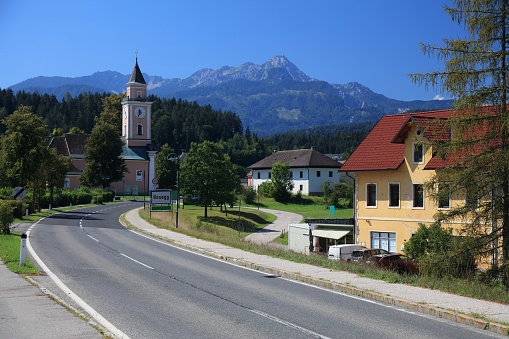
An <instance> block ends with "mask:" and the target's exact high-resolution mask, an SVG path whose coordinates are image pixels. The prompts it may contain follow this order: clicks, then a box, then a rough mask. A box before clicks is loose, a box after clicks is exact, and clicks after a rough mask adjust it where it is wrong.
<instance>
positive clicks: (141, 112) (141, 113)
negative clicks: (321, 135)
mask: <svg viewBox="0 0 509 339" xmlns="http://www.w3.org/2000/svg"><path fill="white" fill-rule="evenodd" d="M135 114H136V117H137V118H143V117H144V116H145V114H147V111H145V109H144V108H143V107H138V108H136V111H135Z"/></svg>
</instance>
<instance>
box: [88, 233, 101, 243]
mask: <svg viewBox="0 0 509 339" xmlns="http://www.w3.org/2000/svg"><path fill="white" fill-rule="evenodd" d="M87 236H88V237H89V238H91V239H93V240H95V241H97V242H100V241H99V240H98V239H96V238H94V237H93V236H91V235H90V234H87Z"/></svg>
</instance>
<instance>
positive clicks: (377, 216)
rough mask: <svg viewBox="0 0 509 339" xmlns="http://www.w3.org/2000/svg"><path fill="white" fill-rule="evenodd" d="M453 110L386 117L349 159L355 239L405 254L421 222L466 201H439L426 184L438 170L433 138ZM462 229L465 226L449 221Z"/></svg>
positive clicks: (346, 169) (345, 167)
mask: <svg viewBox="0 0 509 339" xmlns="http://www.w3.org/2000/svg"><path fill="white" fill-rule="evenodd" d="M450 112H451V111H436V112H427V113H420V114H419V113H413V114H400V115H394V116H385V117H383V118H382V119H381V120H380V121H379V122H378V123H377V125H375V127H374V128H373V129H372V131H371V132H370V133H369V134H368V136H367V137H366V138H365V140H364V141H363V142H362V143H361V145H359V147H358V148H357V149H356V151H355V152H354V153H353V154H352V155H351V156H350V158H349V159H348V160H347V161H346V162H345V164H344V165H343V167H342V168H341V171H344V172H347V173H348V175H350V176H352V177H354V178H355V202H354V210H355V215H354V218H355V231H356V232H355V242H356V243H357V244H360V245H363V246H366V247H368V248H383V249H386V250H388V251H390V252H403V250H404V248H405V243H406V242H407V241H408V240H409V239H410V237H411V236H412V235H413V233H415V232H416V231H417V229H418V228H419V224H427V225H429V224H431V223H433V222H434V215H435V214H436V213H437V212H438V211H440V210H441V209H449V208H450V207H451V206H454V205H456V204H464V203H465V197H464V196H449V199H442V200H441V201H440V202H436V201H434V200H432V199H431V198H429V197H428V195H427V194H426V191H425V189H424V187H423V184H424V183H425V182H426V181H427V180H429V178H430V177H431V176H433V175H434V174H435V170H434V169H431V167H430V161H431V160H432V159H433V154H434V152H433V151H434V150H433V147H432V146H431V141H432V140H434V139H436V138H448V137H449V136H444V135H443V133H442V134H441V135H439V134H437V133H435V132H436V131H434V130H436V128H437V127H435V126H438V125H440V124H437V122H439V121H440V120H439V119H445V118H447V116H448V115H449V114H450ZM443 226H445V227H451V228H453V230H454V229H457V228H458V227H459V226H460V225H459V224H457V225H454V224H450V225H443Z"/></svg>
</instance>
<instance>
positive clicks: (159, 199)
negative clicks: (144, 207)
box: [150, 190, 171, 204]
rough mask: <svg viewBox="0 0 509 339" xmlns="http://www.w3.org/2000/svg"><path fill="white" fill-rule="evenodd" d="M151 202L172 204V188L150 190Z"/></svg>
mask: <svg viewBox="0 0 509 339" xmlns="http://www.w3.org/2000/svg"><path fill="white" fill-rule="evenodd" d="M150 203H151V204H171V190H157V191H151V192H150Z"/></svg>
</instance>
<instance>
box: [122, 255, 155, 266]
mask: <svg viewBox="0 0 509 339" xmlns="http://www.w3.org/2000/svg"><path fill="white" fill-rule="evenodd" d="M120 255H121V256H123V257H126V258H127V259H129V260H132V261H134V262H135V263H137V264H140V265H142V266H145V267H147V268H150V269H151V270H153V269H154V268H153V267H151V266H149V265H146V264H144V263H142V262H140V261H138V260H136V259H133V258H131V257H130V256H128V255H125V254H124V253H120Z"/></svg>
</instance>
